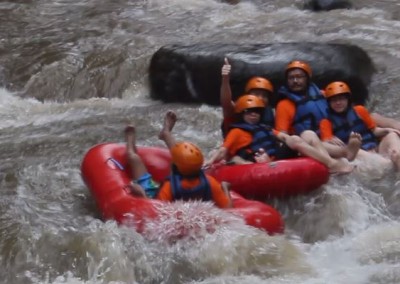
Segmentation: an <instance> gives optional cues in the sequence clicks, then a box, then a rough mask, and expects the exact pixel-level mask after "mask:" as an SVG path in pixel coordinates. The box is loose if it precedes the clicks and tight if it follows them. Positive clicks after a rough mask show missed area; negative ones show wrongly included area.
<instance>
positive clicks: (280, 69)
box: [149, 43, 374, 105]
mask: <svg viewBox="0 0 400 284" xmlns="http://www.w3.org/2000/svg"><path fill="white" fill-rule="evenodd" d="M224 57H227V58H228V59H229V62H230V64H231V65H232V71H231V87H232V93H233V96H234V97H235V98H236V97H237V96H239V95H241V94H242V93H243V89H244V86H245V83H246V81H247V80H248V79H249V78H250V77H252V76H264V77H266V78H269V79H270V80H271V81H272V83H273V84H274V86H275V89H278V87H279V86H281V85H282V84H283V83H284V69H285V66H286V65H287V63H288V62H289V61H291V60H294V59H298V60H304V61H307V62H308V63H309V64H310V65H311V67H312V69H313V81H314V82H315V83H316V84H317V85H318V86H319V87H320V88H324V87H325V86H326V85H327V84H328V83H330V82H332V81H337V80H341V81H345V82H347V83H348V84H349V85H350V88H351V89H352V91H353V95H354V97H353V98H354V101H355V102H356V103H365V101H366V99H367V98H368V89H367V86H368V85H369V83H370V80H371V77H372V75H373V72H374V66H373V63H372V61H371V59H370V57H369V56H368V54H367V53H366V52H365V51H364V50H363V49H361V48H359V47H357V46H354V45H346V44H324V43H278V44H252V45H238V44H237V45H235V44H206V43H201V44H193V45H168V46H164V47H162V48H160V49H159V50H158V51H157V52H156V53H155V54H154V55H153V57H152V59H151V63H150V67H149V81H150V90H151V96H152V98H154V99H161V100H163V101H164V102H201V103H206V104H211V105H218V104H219V92H220V84H221V67H222V65H223V62H224Z"/></svg>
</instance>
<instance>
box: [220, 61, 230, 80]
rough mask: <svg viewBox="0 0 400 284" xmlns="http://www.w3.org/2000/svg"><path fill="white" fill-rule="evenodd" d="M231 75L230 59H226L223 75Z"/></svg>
mask: <svg viewBox="0 0 400 284" xmlns="http://www.w3.org/2000/svg"><path fill="white" fill-rule="evenodd" d="M230 73H231V65H230V64H229V61H228V58H226V57H225V58H224V65H223V66H222V70H221V75H222V76H229V74H230Z"/></svg>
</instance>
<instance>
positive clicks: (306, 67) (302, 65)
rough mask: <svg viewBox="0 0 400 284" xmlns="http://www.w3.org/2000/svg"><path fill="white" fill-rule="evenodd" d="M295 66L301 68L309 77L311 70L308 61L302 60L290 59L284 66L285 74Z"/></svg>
mask: <svg viewBox="0 0 400 284" xmlns="http://www.w3.org/2000/svg"><path fill="white" fill-rule="evenodd" d="M295 68H299V69H301V70H303V71H304V72H306V73H307V75H308V77H309V78H311V75H312V71H311V67H310V65H308V63H306V62H304V61H299V60H295V61H291V62H289V64H288V65H287V66H286V74H287V72H288V71H289V70H291V69H295Z"/></svg>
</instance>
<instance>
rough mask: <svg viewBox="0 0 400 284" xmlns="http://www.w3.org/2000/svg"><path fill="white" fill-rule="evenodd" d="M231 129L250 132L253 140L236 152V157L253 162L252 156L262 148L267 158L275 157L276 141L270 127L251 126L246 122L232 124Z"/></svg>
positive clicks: (261, 125) (263, 125)
mask: <svg viewBox="0 0 400 284" xmlns="http://www.w3.org/2000/svg"><path fill="white" fill-rule="evenodd" d="M232 128H239V129H242V130H245V131H247V132H250V133H251V135H252V138H253V140H252V141H251V143H250V144H249V145H247V146H245V147H243V148H242V149H240V150H239V151H238V153H237V154H236V155H238V156H240V157H242V158H243V159H245V160H249V161H253V162H254V161H255V160H254V154H255V153H256V152H258V150H260V148H263V149H264V151H265V153H267V154H268V155H269V156H275V155H276V140H275V136H274V135H273V133H272V130H271V127H269V126H267V125H265V124H256V125H252V124H249V123H246V122H241V123H234V124H232Z"/></svg>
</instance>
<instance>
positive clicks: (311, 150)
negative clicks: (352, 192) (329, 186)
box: [278, 131, 354, 174]
mask: <svg viewBox="0 0 400 284" xmlns="http://www.w3.org/2000/svg"><path fill="white" fill-rule="evenodd" d="M282 134H283V133H280V134H279V135H278V138H279V139H281V137H280V136H281V135H282ZM283 135H284V136H285V138H284V141H285V142H286V144H287V145H288V146H289V147H290V148H291V149H293V150H295V151H298V152H299V153H300V154H302V155H303V156H307V157H311V158H313V159H315V160H317V161H319V162H321V163H322V164H324V165H325V166H327V167H328V168H329V171H330V172H331V173H338V174H345V173H350V172H352V171H353V169H354V166H352V165H350V164H349V162H348V161H347V160H345V159H334V158H332V157H331V156H330V155H329V153H328V152H327V151H326V149H325V148H324V146H323V145H322V142H321V141H320V140H319V138H318V137H317V135H316V134H315V133H314V132H312V131H305V132H303V134H302V135H303V136H304V137H305V138H306V139H307V140H305V139H303V138H300V137H299V136H295V135H293V136H289V135H287V134H283ZM281 140H282V139H281Z"/></svg>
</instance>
